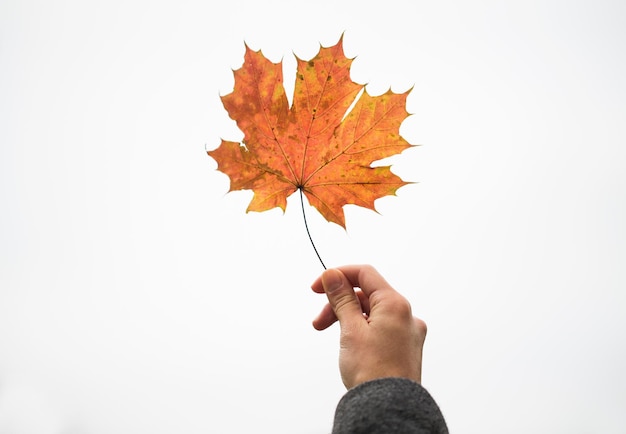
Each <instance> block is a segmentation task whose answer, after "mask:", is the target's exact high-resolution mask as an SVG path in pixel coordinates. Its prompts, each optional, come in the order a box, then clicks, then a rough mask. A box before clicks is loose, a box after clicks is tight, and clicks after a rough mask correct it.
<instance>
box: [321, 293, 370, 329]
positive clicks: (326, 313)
mask: <svg viewBox="0 0 626 434" xmlns="http://www.w3.org/2000/svg"><path fill="white" fill-rule="evenodd" d="M356 295H357V297H358V299H359V303H360V304H361V311H362V313H363V314H364V316H365V317H366V318H367V317H368V316H369V314H370V303H369V300H368V299H367V296H366V295H365V294H363V292H362V291H356ZM336 321H337V315H335V311H334V310H333V307H332V306H331V305H330V303H326V305H325V306H324V307H323V308H322V310H321V312H320V313H319V315H317V318H315V319H314V320H313V327H315V329H316V330H325V329H327V328H328V327H330V326H331V325H333V324H334V323H335V322H336Z"/></svg>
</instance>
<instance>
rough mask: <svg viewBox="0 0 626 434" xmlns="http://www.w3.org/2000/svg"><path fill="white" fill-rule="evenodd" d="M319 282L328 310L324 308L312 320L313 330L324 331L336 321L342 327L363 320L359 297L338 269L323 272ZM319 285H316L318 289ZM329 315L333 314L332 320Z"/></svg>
mask: <svg viewBox="0 0 626 434" xmlns="http://www.w3.org/2000/svg"><path fill="white" fill-rule="evenodd" d="M320 282H321V286H322V288H323V291H324V292H325V293H326V296H327V298H328V305H329V306H330V309H329V308H328V307H326V306H325V307H324V308H323V309H322V312H320V315H319V316H318V317H317V318H316V319H315V320H314V324H313V325H314V327H315V328H318V329H320V330H321V329H324V328H326V327H328V326H330V325H331V324H332V323H333V322H335V320H336V319H338V320H339V323H340V324H341V326H342V327H344V326H347V325H351V324H355V323H357V322H362V321H363V320H364V317H363V309H362V308H361V302H360V301H359V296H358V295H357V294H356V292H355V291H354V288H353V285H352V283H351V282H350V281H349V280H348V279H347V278H346V276H345V275H344V274H343V273H342V272H341V271H339V270H338V269H330V270H326V271H324V273H323V274H322V276H321V278H320ZM319 285H320V284H319V283H318V287H319ZM314 286H315V284H314ZM331 313H334V318H333V315H332V314H331Z"/></svg>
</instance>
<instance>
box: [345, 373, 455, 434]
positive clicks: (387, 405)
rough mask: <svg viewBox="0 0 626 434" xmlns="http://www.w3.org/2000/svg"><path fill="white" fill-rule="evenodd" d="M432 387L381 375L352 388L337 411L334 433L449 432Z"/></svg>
mask: <svg viewBox="0 0 626 434" xmlns="http://www.w3.org/2000/svg"><path fill="white" fill-rule="evenodd" d="M447 432H448V429H447V427H446V423H445V421H444V418H443V415H442V414H441V411H440V410H439V407H438V406H437V404H436V403H435V401H434V399H433V398H432V397H431V396H430V394H429V393H428V391H426V389H424V387H422V386H421V385H420V384H419V383H416V382H414V381H412V380H409V379H406V378H395V377H394V378H379V379H376V380H372V381H368V382H365V383H362V384H359V385H358V386H356V387H354V388H352V389H350V390H349V391H348V392H346V394H345V395H344V396H343V397H342V398H341V400H340V401H339V404H338V405H337V410H336V412H335V421H334V424H333V434H347V433H351V434H355V433H369V434H377V433H381V434H382V433H386V434H388V433H398V434H404V433H406V434H408V433H438V434H439V433H441V434H443V433H447Z"/></svg>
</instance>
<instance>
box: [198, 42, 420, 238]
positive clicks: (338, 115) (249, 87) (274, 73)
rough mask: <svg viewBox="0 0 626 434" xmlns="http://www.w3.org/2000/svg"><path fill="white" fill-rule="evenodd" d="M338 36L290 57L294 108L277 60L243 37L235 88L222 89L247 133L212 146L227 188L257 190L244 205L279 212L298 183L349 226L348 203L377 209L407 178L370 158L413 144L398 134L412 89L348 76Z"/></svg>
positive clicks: (335, 219)
mask: <svg viewBox="0 0 626 434" xmlns="http://www.w3.org/2000/svg"><path fill="white" fill-rule="evenodd" d="M342 40H343V38H341V39H340V40H339V42H338V43H337V44H336V45H334V46H332V47H320V49H319V52H318V54H317V55H316V56H315V57H314V58H312V59H311V60H302V59H299V58H298V57H297V56H296V59H297V72H296V82H295V88H294V95H293V102H292V105H291V107H289V103H288V101H287V96H286V93H285V89H284V87H283V73H282V62H279V63H272V62H271V61H269V60H268V59H266V58H265V56H263V54H262V53H261V51H260V50H259V51H253V50H251V49H250V48H249V47H248V46H247V45H246V52H245V56H244V63H243V66H242V67H241V68H240V69H238V70H235V71H234V78H235V85H234V89H233V92H232V93H230V94H228V95H225V96H223V97H222V103H223V104H224V107H225V108H226V110H227V112H228V114H229V115H230V117H231V118H232V119H233V120H235V121H236V123H237V126H238V127H239V129H241V131H242V132H243V133H244V138H243V141H242V143H241V144H240V143H238V142H232V141H227V140H222V143H221V144H220V146H219V147H218V148H217V149H215V150H213V151H208V154H209V155H210V156H211V157H212V158H213V159H214V160H215V161H216V162H217V164H218V167H217V168H218V170H220V171H221V172H223V173H225V174H227V175H228V176H229V178H230V190H229V191H234V190H248V189H249V190H253V192H254V196H253V198H252V200H251V202H250V204H249V206H248V209H247V211H266V210H269V209H272V208H275V207H280V208H281V209H282V210H283V212H284V211H285V209H286V206H287V197H288V196H289V195H291V194H292V193H294V192H295V191H297V190H298V189H299V190H301V193H302V192H303V193H304V195H305V196H306V197H307V199H308V201H309V204H310V205H312V206H313V207H315V208H316V209H317V210H318V211H319V212H320V213H321V214H322V215H323V216H324V217H325V218H326V220H328V221H330V222H334V223H337V224H339V225H340V226H342V227H343V228H345V227H346V226H345V217H344V212H343V206H344V205H346V204H354V205H358V206H361V207H365V208H369V209H372V210H375V206H374V201H375V200H376V199H378V198H380V197H383V196H387V195H395V192H396V190H397V189H398V188H400V187H402V186H403V185H406V184H408V182H405V181H403V180H402V179H400V178H399V177H398V176H397V175H395V174H393V173H392V172H391V167H390V166H378V167H372V166H371V165H372V163H373V162H374V161H377V160H381V159H383V158H386V157H390V156H392V155H395V154H398V153H400V152H402V151H403V150H405V149H407V148H409V147H411V146H413V145H411V144H409V143H408V142H407V141H406V140H405V139H404V138H402V137H401V136H400V133H399V128H400V124H401V123H402V121H403V120H404V119H405V118H406V117H407V116H408V115H409V114H408V113H407V111H406V109H405V106H406V98H407V96H408V94H409V92H410V90H408V91H407V92H405V93H400V94H396V93H394V92H392V91H391V89H390V90H389V91H387V92H386V93H384V94H382V95H379V96H372V95H369V94H368V93H367V91H366V90H365V89H364V85H361V84H357V83H355V82H353V81H352V80H351V79H350V66H351V64H352V59H348V58H347V57H346V56H345V55H344V52H343V44H342ZM361 91H362V92H361ZM359 95H360V96H359ZM357 97H358V99H357V100H356V103H354V101H355V98H357ZM353 103H354V106H353V107H352V109H351V110H350V111H349V112H348V109H349V108H350V106H351V105H352V104H353Z"/></svg>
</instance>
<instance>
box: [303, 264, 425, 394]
mask: <svg viewBox="0 0 626 434" xmlns="http://www.w3.org/2000/svg"><path fill="white" fill-rule="evenodd" d="M357 287H358V288H360V290H357V291H355V290H354V288H357ZM311 288H312V289H313V291H315V292H317V293H320V294H323V293H326V295H327V297H328V304H327V305H326V306H324V308H323V309H322V311H321V312H320V314H319V315H318V316H317V318H315V319H314V320H313V327H315V328H316V329H317V330H324V329H326V328H327V327H329V326H331V325H332V324H333V323H334V322H335V321H337V320H338V321H339V325H340V327H341V337H340V350H339V370H340V372H341V378H342V380H343V383H344V385H345V386H346V388H348V389H351V388H353V387H354V386H357V385H359V384H361V383H364V382H366V381H369V380H374V379H377V378H384V377H402V378H408V379H411V380H413V381H417V382H418V383H419V382H420V381H421V376H422V348H423V346H424V339H425V338H426V323H424V321H422V320H420V319H418V318H415V317H413V314H412V312H411V305H410V304H409V302H408V300H407V299H406V298H404V297H403V296H402V295H401V294H400V293H398V292H397V291H396V290H395V289H393V288H392V287H391V286H390V285H389V283H387V281H386V280H385V279H384V278H383V277H382V276H381V275H380V274H379V273H378V272H377V271H376V270H375V269H374V268H373V267H372V266H369V265H349V266H343V267H339V268H336V269H329V270H326V271H324V273H322V275H321V276H320V277H319V278H317V280H316V281H315V282H314V283H313V285H311Z"/></svg>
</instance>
